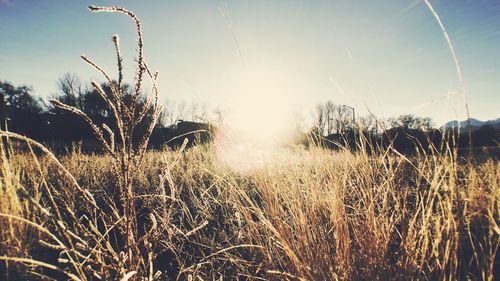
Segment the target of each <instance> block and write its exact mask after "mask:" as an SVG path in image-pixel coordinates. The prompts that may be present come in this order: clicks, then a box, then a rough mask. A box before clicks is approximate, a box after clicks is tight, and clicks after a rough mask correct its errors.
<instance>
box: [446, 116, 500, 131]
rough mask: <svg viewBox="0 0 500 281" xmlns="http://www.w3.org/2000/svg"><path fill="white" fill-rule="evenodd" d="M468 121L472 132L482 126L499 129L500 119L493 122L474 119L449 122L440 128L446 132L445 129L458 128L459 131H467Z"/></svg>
mask: <svg viewBox="0 0 500 281" xmlns="http://www.w3.org/2000/svg"><path fill="white" fill-rule="evenodd" d="M469 121H470V126H471V129H472V131H474V130H476V129H479V128H480V127H481V126H484V125H490V126H492V127H493V128H495V129H500V118H497V119H494V120H488V121H481V120H478V119H475V118H470V119H468V120H464V121H460V122H459V121H458V120H453V121H450V122H448V123H446V124H444V125H443V126H441V127H440V128H441V129H443V130H446V129H458V128H459V127H460V130H468V128H469Z"/></svg>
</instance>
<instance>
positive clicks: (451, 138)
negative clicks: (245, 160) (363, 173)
mask: <svg viewBox="0 0 500 281" xmlns="http://www.w3.org/2000/svg"><path fill="white" fill-rule="evenodd" d="M354 110H355V109H354V108H352V107H349V106H345V105H337V104H335V103H333V102H332V101H327V102H325V103H320V104H318V105H317V106H316V108H315V112H314V115H313V116H314V120H315V124H314V126H313V128H312V129H311V132H310V135H309V136H308V138H307V139H309V140H312V141H313V142H316V143H319V144H321V145H323V146H326V147H329V148H332V149H335V148H339V147H348V148H350V149H366V150H368V151H373V150H378V151H380V150H385V149H387V147H389V146H391V147H393V148H395V149H396V150H398V151H399V152H403V153H418V152H419V151H420V152H430V151H431V150H432V151H434V152H438V151H444V150H446V149H448V148H451V149H454V148H457V149H458V150H459V151H460V152H462V153H465V152H469V151H471V150H472V152H481V151H483V152H484V151H486V152H487V153H491V152H492V153H493V154H494V156H495V157H498V156H500V154H499V150H498V148H499V145H500V129H499V128H498V127H494V126H491V125H483V126H481V127H479V128H473V127H471V131H470V132H469V130H468V128H462V129H461V131H460V130H458V128H441V129H438V128H436V127H435V126H434V123H433V121H432V119H431V118H429V117H418V116H415V115H412V114H403V115H400V116H398V117H393V118H389V119H387V120H379V119H377V118H375V116H373V115H368V116H363V117H360V118H357V119H355V112H354ZM361 143H363V145H364V146H363V147H361Z"/></svg>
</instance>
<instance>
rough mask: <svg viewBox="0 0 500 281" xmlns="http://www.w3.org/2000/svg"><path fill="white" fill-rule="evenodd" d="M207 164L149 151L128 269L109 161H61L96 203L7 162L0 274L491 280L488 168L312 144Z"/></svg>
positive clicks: (210, 158)
mask: <svg viewBox="0 0 500 281" xmlns="http://www.w3.org/2000/svg"><path fill="white" fill-rule="evenodd" d="M215 155H216V150H215V149H214V148H213V147H210V146H199V147H194V148H191V149H187V150H185V151H164V152H149V153H146V155H145V158H144V164H143V165H142V166H141V168H140V169H141V172H140V173H138V174H140V176H139V177H137V178H136V179H134V183H133V189H134V190H133V194H134V198H132V201H133V203H134V205H135V216H136V218H137V220H136V225H135V227H136V235H137V237H140V239H137V240H139V241H137V244H136V247H138V249H137V251H138V253H139V255H138V256H134V257H132V258H131V259H130V260H131V261H132V263H131V264H130V265H129V264H127V259H128V257H127V252H125V251H126V249H127V247H126V246H125V244H126V243H127V242H126V240H127V239H126V233H127V231H126V223H124V220H125V219H124V215H123V212H122V210H120V204H119V196H118V189H119V188H118V184H117V182H116V181H117V180H116V177H115V175H114V173H113V171H112V168H111V167H112V165H111V162H112V159H111V158H110V157H106V156H90V155H83V154H81V153H78V152H77V153H73V154H71V155H68V156H65V157H63V158H62V159H61V164H63V165H64V166H65V167H66V168H67V170H68V172H70V173H71V174H72V175H73V176H74V178H75V179H76V180H77V181H78V183H79V185H80V186H82V187H83V186H84V187H88V191H89V193H91V194H92V195H93V198H95V206H93V205H92V204H90V203H87V202H86V200H85V199H84V194H83V193H82V192H81V191H79V190H77V189H76V188H75V186H74V185H73V184H72V183H71V181H70V180H69V179H68V178H67V176H66V175H65V174H64V173H63V172H61V171H60V169H59V167H57V166H56V165H55V164H54V163H53V161H52V160H51V159H49V158H48V157H45V156H42V157H37V156H35V155H34V154H22V155H21V154H16V155H15V156H12V158H11V159H9V160H7V159H6V158H5V156H4V158H3V160H2V173H1V175H2V179H1V180H2V181H1V187H2V188H1V197H0V198H1V200H2V202H1V204H0V206H1V215H0V216H1V224H2V228H1V233H0V235H1V238H2V239H1V244H0V251H1V254H2V257H1V259H2V260H3V263H2V270H1V272H2V275H3V276H2V278H11V279H17V278H20V279H24V278H36V277H40V278H41V276H42V275H46V276H49V277H52V278H70V279H74V280H89V279H102V280H110V279H118V278H122V277H129V278H137V279H138V280H139V279H148V278H150V279H160V280H174V279H180V280H184V279H186V280H219V279H223V280H234V279H240V280H241V279H243V280H277V279H279V280H336V279H341V280H375V279H378V280H401V279H419V280H457V279H463V280H465V279H472V280H494V273H495V272H494V271H495V269H498V266H499V263H498V260H497V258H496V254H497V250H498V245H499V242H500V240H499V234H500V233H499V227H498V222H499V207H500V205H499V203H500V188H499V182H500V167H499V166H498V162H497V161H495V160H487V161H484V162H482V163H480V164H477V163H476V164H468V163H465V164H460V163H458V162H457V161H454V160H452V159H453V158H452V157H451V156H452V155H451V156H446V155H445V156H439V155H427V156H421V157H414V158H411V159H408V158H405V157H402V156H398V155H395V154H393V153H387V154H384V155H372V156H368V155H365V154H362V153H352V152H349V151H340V152H332V151H329V150H323V149H320V148H312V149H309V150H305V149H295V150H283V151H280V152H276V155H273V157H271V158H270V159H269V161H268V162H267V163H264V164H262V165H261V167H258V168H255V169H253V170H251V171H244V172H236V171H234V170H233V169H231V167H230V165H226V164H221V163H220V162H219V161H217V159H216V156H215ZM129 266H131V267H129ZM130 272H134V273H133V274H130ZM496 273H497V274H498V272H496ZM19 274H21V275H19ZM138 277H140V278H138Z"/></svg>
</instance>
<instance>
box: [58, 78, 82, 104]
mask: <svg viewBox="0 0 500 281" xmlns="http://www.w3.org/2000/svg"><path fill="white" fill-rule="evenodd" d="M57 86H58V88H59V90H60V91H61V94H62V95H61V96H60V97H59V98H58V100H59V101H61V102H63V103H65V104H67V105H71V106H76V107H77V108H81V106H82V105H81V102H82V101H81V97H82V96H83V92H84V91H85V90H84V86H83V83H82V80H81V79H80V77H78V75H76V74H74V73H69V72H68V73H65V74H64V75H63V76H61V77H60V78H59V80H58V81H57Z"/></svg>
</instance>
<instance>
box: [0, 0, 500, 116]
mask: <svg viewBox="0 0 500 281" xmlns="http://www.w3.org/2000/svg"><path fill="white" fill-rule="evenodd" d="M92 3H93V4H97V5H120V6H123V7H126V8H128V9H131V10H133V11H135V13H136V14H137V15H138V16H139V17H140V18H141V19H142V22H143V28H144V40H145V43H146V48H145V55H146V58H147V59H148V61H149V63H150V65H151V66H152V68H154V69H158V70H159V72H160V95H161V97H160V98H161V100H165V99H167V98H171V99H184V100H187V101H191V100H193V101H200V102H208V103H210V104H212V105H221V106H222V107H226V108H228V109H229V112H231V110H232V111H233V112H234V111H239V110H240V109H242V108H246V109H247V110H248V109H250V110H248V111H249V112H252V111H256V112H259V110H264V109H263V108H265V106H264V107H261V106H259V104H270V105H272V106H273V107H275V105H276V106H277V107H280V108H282V110H279V111H277V112H279V113H280V114H285V112H286V111H294V112H297V111H301V112H302V113H303V114H304V115H305V116H308V115H310V114H309V112H310V110H311V107H312V106H313V105H314V104H316V103H317V102H320V101H326V100H328V99H331V100H333V101H334V102H336V103H339V104H348V105H351V106H355V107H356V109H357V111H358V113H359V114H360V115H363V114H366V113H367V112H368V111H367V109H370V110H371V111H372V112H373V113H375V114H376V115H378V116H380V117H390V116H395V115H398V114H401V113H414V114H417V115H421V116H431V117H432V118H433V119H434V120H435V122H436V124H437V125H440V124H442V123H444V122H445V121H447V120H450V119H456V118H458V119H465V113H464V103H463V99H462V96H461V95H450V96H449V98H443V97H446V96H447V95H448V93H454V92H456V91H458V90H460V85H459V83H458V80H457V74H456V71H455V66H454V63H453V60H452V57H451V54H450V52H449V49H448V46H447V44H446V41H445V40H444V37H443V34H442V33H441V31H440V29H439V26H438V24H437V23H436V21H435V19H434V18H433V17H432V14H431V13H430V11H429V9H428V8H427V7H426V6H425V4H424V3H423V1H421V0H416V1H414V0H401V1H394V0H390V1H389V0H379V1H373V0H358V1H347V0H342V1H341V0H337V1H335V0H329V1H326V0H325V1H319V0H318V1H313V0H302V1H300V0H282V1H273V0H267V1H259V0H252V1H236V0H233V1H231V0H224V1H219V0H182V1H180V0H179V1H177V0H173V1H159V0H158V1H153V0H149V1H132V0H122V1H93V2H88V1H69V0H65V1H62V0H59V1H55V0H50V1H49V0H46V1H34V0H31V1H23V0H19V1H17V0H0V36H1V38H2V39H1V40H0V79H1V80H7V81H10V82H12V83H14V84H17V85H19V84H28V85H32V86H33V87H34V90H35V93H36V94H38V95H40V96H44V97H49V96H51V95H54V94H55V93H57V79H58V77H60V76H62V75H63V74H64V73H66V72H74V73H77V74H78V75H79V76H80V77H81V78H82V79H83V80H85V81H90V80H91V79H100V77H99V75H98V74H97V73H95V72H94V71H93V70H92V69H90V68H89V67H88V66H87V65H86V64H85V63H83V62H82V61H81V60H80V58H79V55H80V54H82V53H84V54H86V55H88V56H89V57H91V58H92V59H94V60H95V61H96V62H98V63H100V64H101V65H103V66H104V68H105V69H107V70H108V71H109V72H113V71H114V70H115V57H114V49H113V44H112V42H111V36H112V35H113V34H115V33H118V34H120V36H121V38H122V42H123V46H122V49H123V53H124V56H125V59H126V60H128V61H129V63H128V64H126V65H125V71H127V72H128V77H129V79H130V78H132V74H131V72H132V71H133V68H132V67H133V63H132V62H133V61H132V59H133V56H134V55H135V54H134V50H135V45H134V43H135V38H134V26H133V24H132V22H131V21H130V20H129V19H128V18H126V17H125V16H121V15H112V14H91V13H90V12H88V11H87V9H86V7H87V6H88V4H92ZM431 3H432V4H433V6H434V8H435V9H436V11H437V12H438V13H439V15H440V17H441V19H442V21H443V24H444V25H445V27H446V28H447V30H448V33H449V34H450V37H451V40H452V41H453V44H454V46H455V50H456V53H457V56H458V59H459V61H460V64H461V67H462V70H463V76H464V81H465V88H466V93H467V96H468V100H469V105H470V112H471V115H472V116H473V117H476V118H478V119H482V120H486V119H493V118H498V117H500V111H499V110H498V108H499V106H500V51H499V46H500V29H499V27H500V1H498V0H456V1H451V0H449V1H444V0H439V1H438V0H431ZM222 6H223V7H225V8H224V9H222V10H224V11H225V13H227V14H228V15H229V19H230V22H231V24H228V21H227V20H225V18H224V16H223V14H224V13H223V12H221V7H222ZM232 34H234V38H233V35H232ZM234 39H236V42H237V45H238V46H239V50H238V48H237V46H236V44H235V40H234ZM240 54H241V55H240ZM263 115H264V117H266V116H265V114H264V113H263ZM267 117H269V118H274V117H275V116H267Z"/></svg>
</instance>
